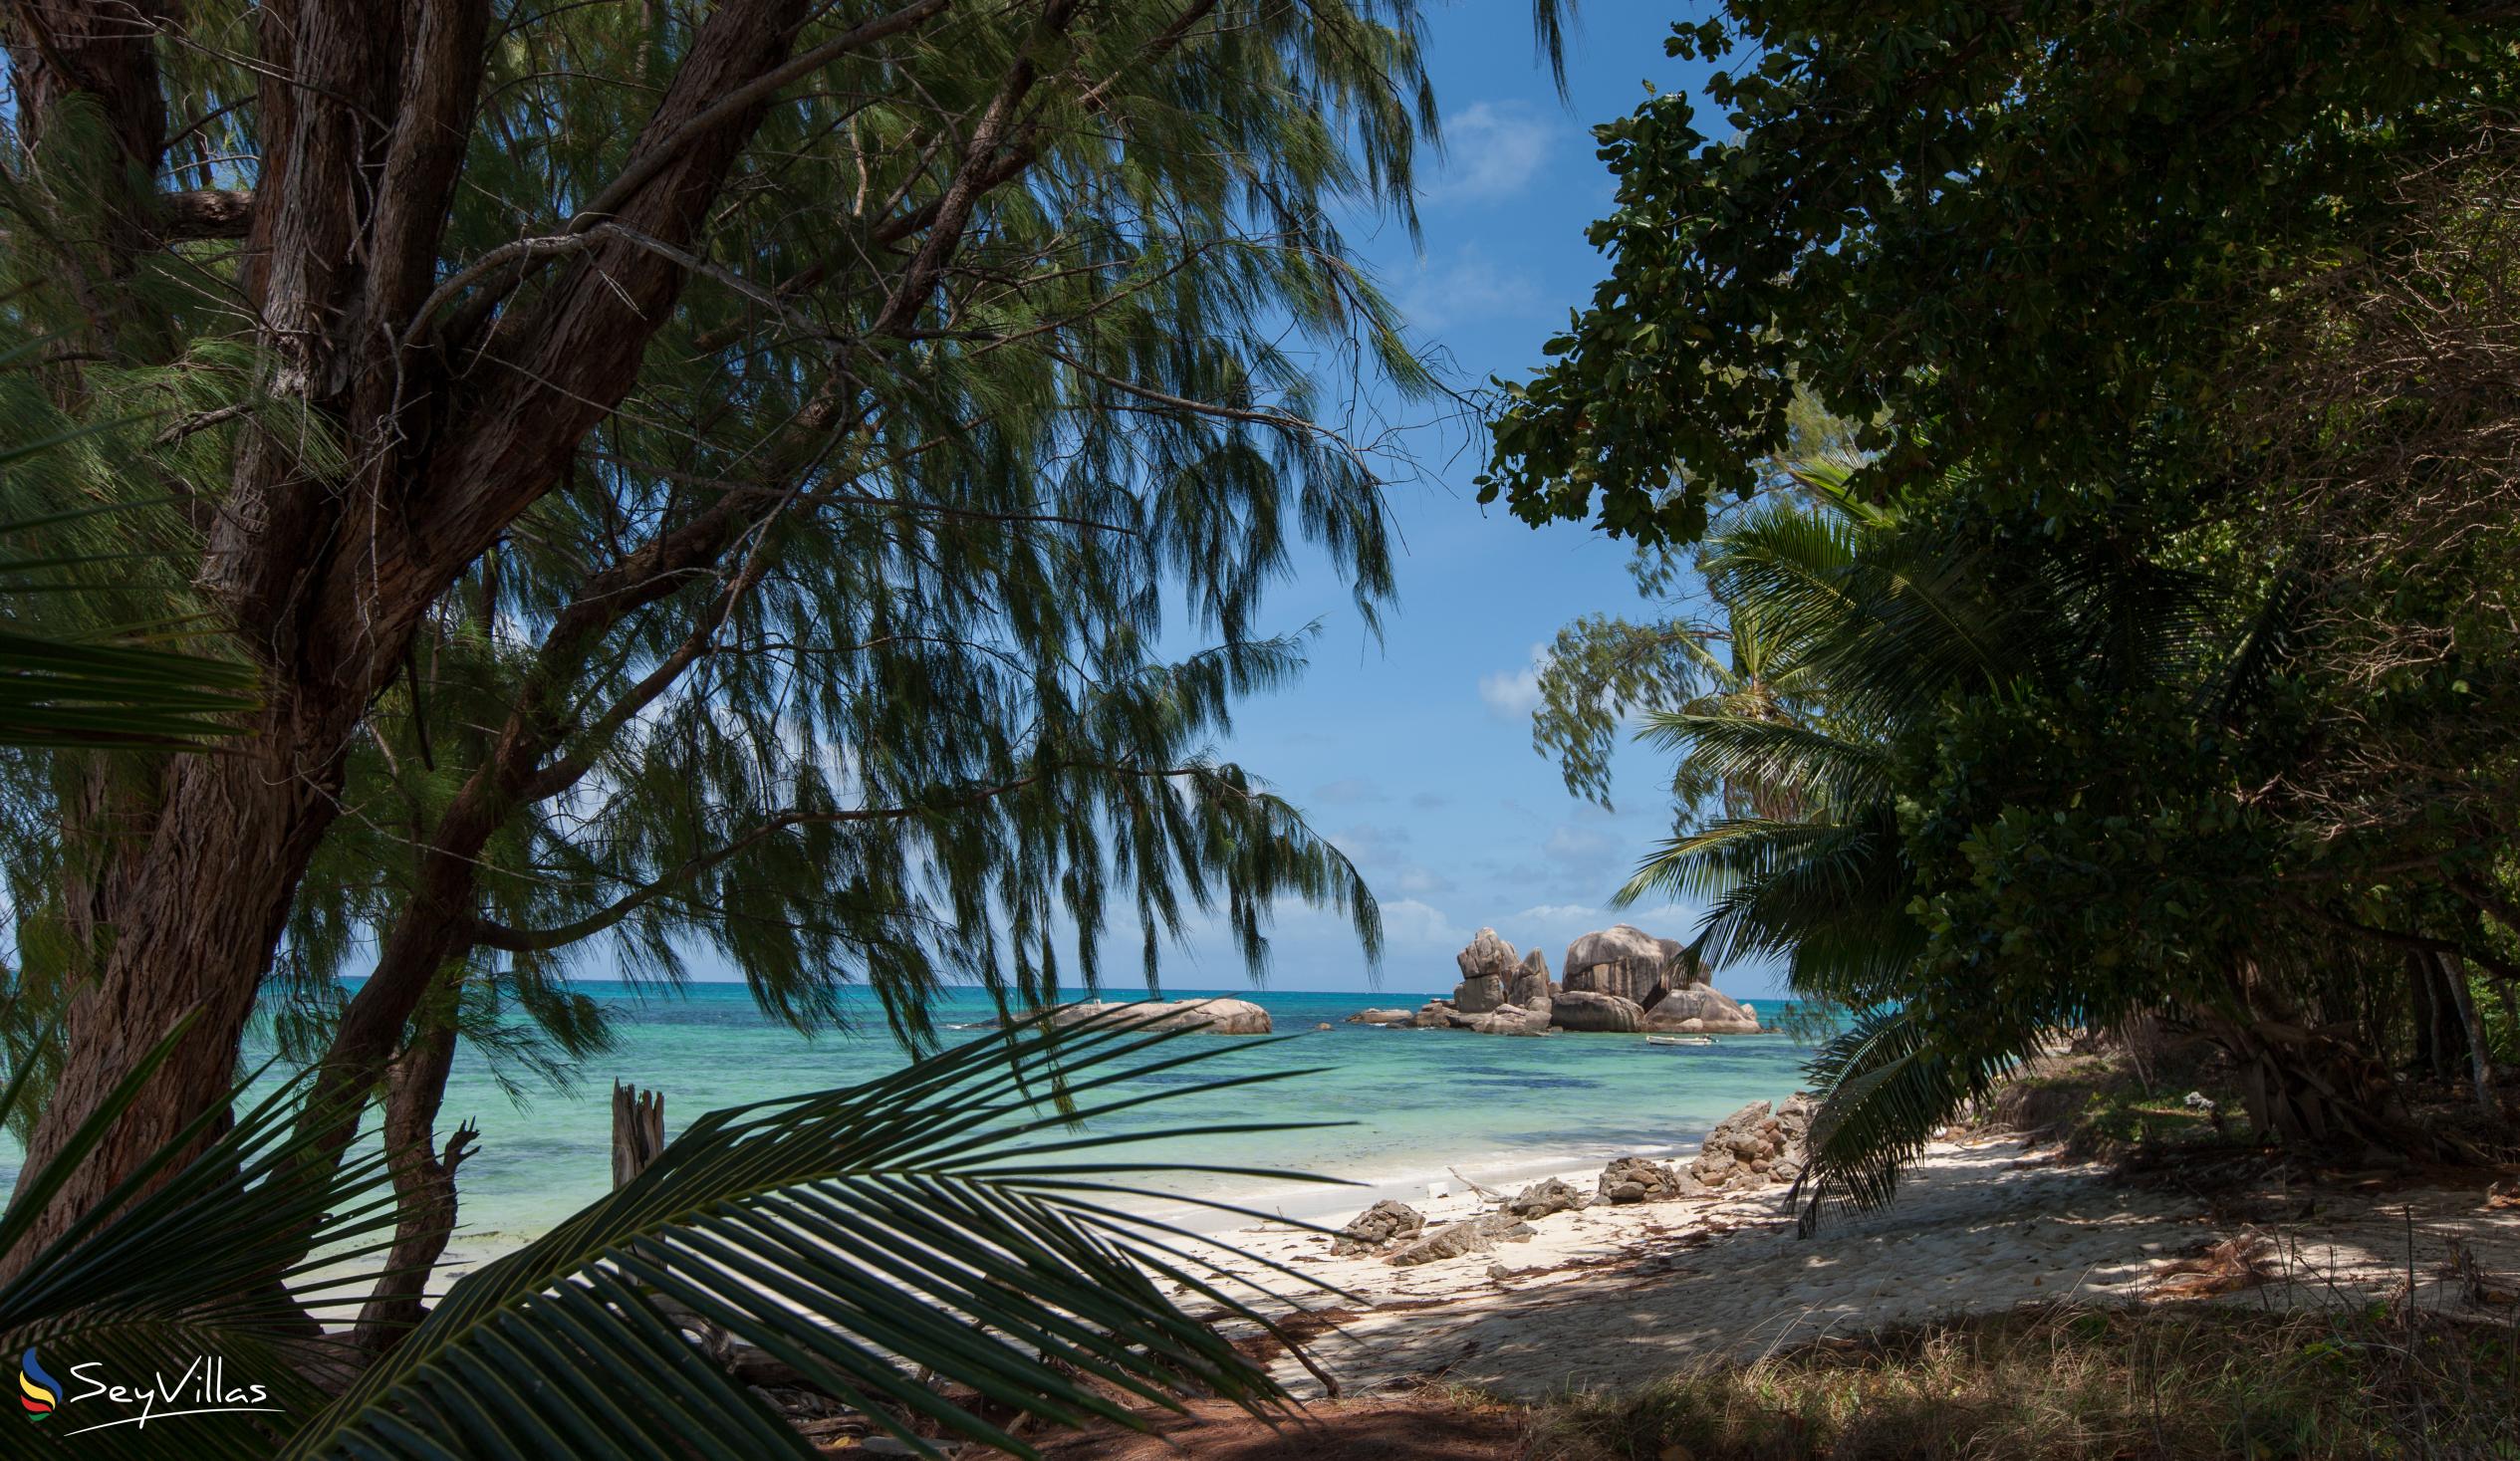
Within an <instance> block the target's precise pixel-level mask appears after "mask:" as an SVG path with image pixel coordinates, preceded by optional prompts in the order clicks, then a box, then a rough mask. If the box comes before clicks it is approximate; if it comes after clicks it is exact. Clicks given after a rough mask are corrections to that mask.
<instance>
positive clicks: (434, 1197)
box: [351, 1019, 480, 1357]
mask: <svg viewBox="0 0 2520 1461" xmlns="http://www.w3.org/2000/svg"><path fill="white" fill-rule="evenodd" d="M454 1066H455V1026H454V1022H453V1020H452V1019H447V1020H437V1021H430V1022H428V1023H426V1024H425V1025H423V1026H422V1027H421V1028H419V1029H418V1030H416V1031H414V1032H413V1034H412V1037H411V1043H410V1044H409V1045H407V1046H406V1047H404V1049H403V1051H402V1054H401V1055H400V1056H398V1057H396V1058H395V1060H394V1062H393V1065H392V1068H391V1070H390V1071H389V1072H388V1073H387V1075H386V1078H385V1084H386V1093H385V1116H384V1142H385V1149H386V1150H387V1151H390V1152H397V1153H399V1155H397V1156H396V1157H395V1158H394V1163H393V1195H394V1226H393V1248H392V1251H391V1253H390V1254H389V1255H388V1256H387V1257H386V1259H385V1267H384V1272H383V1273H382V1274H380V1275H379V1276H378V1279H377V1286H376V1288H375V1289H374V1290H373V1291H372V1292H371V1293H370V1295H369V1298H368V1302H367V1304H366V1305H364V1306H363V1307H362V1308H361V1309H360V1311H359V1322H358V1324H357V1325H356V1326H355V1327H354V1328H353V1329H352V1331H351V1344H352V1347H353V1348H354V1349H356V1350H357V1351H358V1352H359V1353H361V1354H365V1355H369V1356H371V1357H373V1356H376V1355H380V1354H383V1353H384V1352H385V1351H386V1350H388V1349H391V1348H392V1347H393V1346H394V1345H395V1344H396V1343H398V1342H400V1341H401V1339H402V1337H403V1336H404V1335H407V1334H409V1333H410V1332H411V1329H412V1327H413V1326H415V1325H417V1324H418V1323H419V1322H420V1319H421V1317H422V1315H423V1314H424V1313H425V1310H424V1309H423V1306H422V1304H421V1299H422V1297H423V1295H424V1293H425V1291H426V1288H427V1285H428V1276H429V1274H430V1272H431V1271H432V1270H434V1269H435V1268H436V1267H437V1260H438V1259H439V1258H441V1257H443V1256H444V1255H445V1252H446V1240H447V1238H448V1237H449V1236H450V1235H452V1234H453V1232H454V1231H455V1168H457V1167H458V1166H461V1165H462V1164H463V1160H464V1158H465V1157H467V1156H470V1155H471V1154H472V1151H473V1144H472V1143H473V1141H474V1139H475V1138H476V1137H478V1136H479V1135H480V1131H479V1129H478V1128H477V1127H475V1126H474V1125H473V1124H472V1123H471V1122H469V1121H467V1122H465V1123H464V1124H463V1125H461V1126H458V1127H457V1128H456V1129H455V1132H454V1134H453V1135H451V1136H449V1137H447V1138H446V1146H445V1149H444V1150H442V1151H441V1150H439V1149H438V1146H437V1114H438V1111H439V1110H440V1108H442V1107H443V1106H444V1104H445V1100H446V1077H447V1075H448V1073H449V1072H451V1071H452V1070H453V1069H454Z"/></svg>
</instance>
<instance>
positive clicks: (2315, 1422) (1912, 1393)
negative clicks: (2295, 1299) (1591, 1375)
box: [1529, 1306, 2520, 1461]
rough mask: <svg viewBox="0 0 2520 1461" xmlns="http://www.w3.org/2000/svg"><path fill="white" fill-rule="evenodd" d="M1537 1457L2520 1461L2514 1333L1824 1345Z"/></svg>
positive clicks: (1943, 1339) (1546, 1427)
mask: <svg viewBox="0 0 2520 1461" xmlns="http://www.w3.org/2000/svg"><path fill="white" fill-rule="evenodd" d="M1529 1454H1530V1456H1531V1457H1532V1461H1805V1458H1810V1461H1822V1458H1826V1461H1906V1458H1916V1461H1924V1458H1963V1457H1966V1458H2007V1461H2009V1458H2021V1461H2104V1458H2105V1461H2188V1458H2198V1461H2202V1458H2206V1457H2212V1458H2225V1457H2231V1458H2243V1461H2328V1458H2335V1461H2346V1458H2353V1461H2364V1458H2370V1457H2382V1458H2395V1457H2406V1458H2415V1457H2425V1458H2433V1457H2439V1458H2477V1461H2520V1330H2514V1329H2510V1328H2503V1329H2494V1328H2486V1327H2480V1326H2475V1325H2468V1324H2456V1323H2450V1322H2446V1321H2443V1320H2440V1319H2438V1318H2434V1317H2429V1316H2425V1315H2420V1314H2418V1315H2413V1316H2408V1315H2405V1314H2402V1313H2399V1312H2396V1311H2394V1310H2390V1309H2387V1308H2385V1307H2384V1308H2376V1309H2374V1310H2371V1311H2365V1312H2357V1313H2347V1314H2333V1313H2331V1314H2303V1315H2276V1314H2267V1313H2262V1312H2250V1311H2243V1310H2236V1309H2227V1308H2220V1307H2211V1306H2193V1307H2185V1306H2182V1307H2174V1308H2167V1309H2154V1310H2148V1311H2116V1310H2082V1309H2068V1308H2059V1309H2049V1310H2040V1311H2022V1312H2017V1313H2014V1314H2009V1315H1993V1316H1982V1317H1978V1318H1974V1319H1966V1320H1954V1321H1949V1322H1945V1323H1939V1324H1931V1325H1924V1326H1918V1327H1915V1328H1910V1329H1903V1330H1897V1331H1891V1332H1889V1333H1885V1334H1883V1335H1881V1336H1878V1337H1876V1338H1874V1339H1867V1340H1862V1341H1854V1340H1834V1341H1831V1340H1824V1341H1820V1342H1817V1343H1814V1344H1810V1345H1806V1346H1802V1347H1799V1348H1797V1349H1795V1350H1792V1351H1790V1352H1785V1353H1780V1354H1776V1355H1772V1356H1769V1357H1767V1358H1764V1359H1760V1360H1757V1361H1755V1362H1749V1363H1741V1364H1730V1365H1720V1366H1714V1367H1710V1368H1707V1369H1704V1370H1701V1371H1698V1372H1695V1373H1691V1374H1687V1375H1682V1376H1679V1377H1676V1378H1673V1379H1670V1380H1667V1381H1664V1382H1663V1383H1661V1384H1658V1385H1654V1386H1651V1387H1648V1388H1646V1389H1644V1390H1642V1391H1639V1392H1636V1393H1632V1394H1628V1395H1622V1396H1610V1395H1581V1396H1574V1397H1570V1398H1567V1399H1564V1400H1560V1401H1557V1402H1555V1403H1553V1404H1551V1405H1548V1406H1544V1407H1542V1409H1541V1410H1540V1411H1539V1412H1538V1413H1537V1414H1536V1415H1535V1417H1534V1430H1533V1444H1532V1448H1531V1450H1530V1452H1529Z"/></svg>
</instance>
